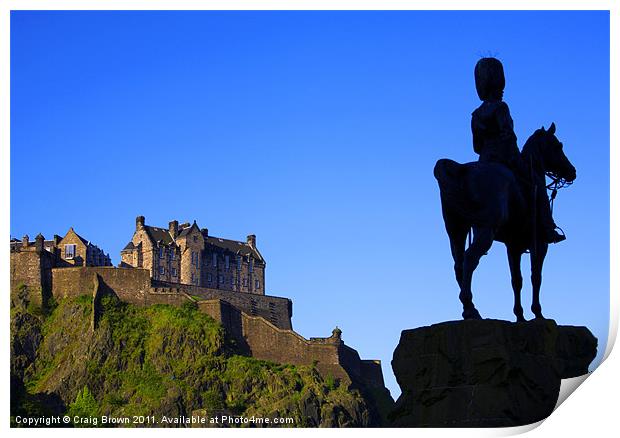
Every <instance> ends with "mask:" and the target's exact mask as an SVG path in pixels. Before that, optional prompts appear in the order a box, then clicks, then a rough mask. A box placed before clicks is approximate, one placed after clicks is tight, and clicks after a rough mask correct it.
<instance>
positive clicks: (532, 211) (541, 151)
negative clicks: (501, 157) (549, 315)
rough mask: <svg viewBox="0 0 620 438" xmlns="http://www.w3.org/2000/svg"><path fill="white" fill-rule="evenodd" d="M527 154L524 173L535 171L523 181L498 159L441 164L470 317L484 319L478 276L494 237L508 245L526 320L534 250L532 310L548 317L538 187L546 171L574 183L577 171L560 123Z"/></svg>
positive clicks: (535, 137)
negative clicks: (526, 283) (527, 276)
mask: <svg viewBox="0 0 620 438" xmlns="http://www.w3.org/2000/svg"><path fill="white" fill-rule="evenodd" d="M521 158H522V164H523V169H524V173H527V174H529V178H527V177H526V178H525V179H529V181H520V180H519V182H518V180H517V178H516V177H515V175H514V174H513V173H512V172H511V171H510V170H509V169H508V168H507V167H506V166H504V165H502V164H498V163H488V162H473V163H466V164H459V163H457V162H455V161H452V160H448V159H442V160H439V161H437V164H436V165H435V169H434V174H435V178H437V181H438V182H439V189H440V192H441V208H442V213H443V218H444V222H445V225H446V231H447V232H448V237H449V238H450V249H451V251H452V257H453V258H454V272H455V274H456V281H457V282H458V284H459V287H460V289H461V292H460V294H459V298H460V300H461V302H462V303H463V318H464V319H480V318H481V317H480V314H479V313H478V310H476V308H475V306H474V303H473V301H472V298H473V295H472V291H471V282H472V274H473V272H474V270H475V269H476V267H477V266H478V262H479V261H480V258H481V257H482V256H483V255H484V254H485V253H486V252H487V251H488V250H489V249H490V248H491V245H492V244H493V241H494V240H497V241H499V242H504V243H505V244H506V249H507V252H508V262H509V264H510V275H511V278H512V289H513V291H514V298H515V302H514V309H513V310H514V313H515V315H516V317H517V321H525V318H524V317H523V308H522V307H521V287H522V285H523V279H522V277H521V255H522V254H523V253H525V252H526V251H527V250H529V251H530V260H531V271H532V295H533V297H532V312H533V313H534V315H535V316H536V318H543V315H542V309H541V306H540V285H541V282H542V267H543V262H544V259H545V255H546V254H547V248H548V244H547V243H546V242H545V240H544V234H543V232H542V229H541V228H540V226H539V225H537V226H534V225H535V224H537V223H538V221H537V220H536V219H535V218H536V216H537V214H536V199H535V197H536V189H535V186H534V185H535V184H545V173H551V174H553V175H555V176H556V177H557V178H561V179H564V180H566V181H568V182H572V181H573V180H574V179H575V178H576V176H577V174H576V171H575V168H574V167H573V165H572V164H571V163H570V161H569V160H568V159H567V158H566V156H565V155H564V152H563V151H562V143H560V141H559V140H558V139H557V138H556V136H555V124H551V127H550V128H549V130H545V128H544V127H543V128H541V129H538V130H536V132H534V134H532V136H531V137H530V138H529V139H528V140H527V142H526V143H525V145H524V146H523V150H522V152H521ZM539 193H540V191H539ZM545 202H547V199H546V196H545ZM470 229H473V242H472V243H471V245H470V246H469V248H468V249H467V250H465V241H466V239H467V234H468V232H469V230H470Z"/></svg>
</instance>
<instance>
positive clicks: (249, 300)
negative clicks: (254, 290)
mask: <svg viewBox="0 0 620 438" xmlns="http://www.w3.org/2000/svg"><path fill="white" fill-rule="evenodd" d="M154 284H155V285H157V286H159V287H155V288H153V292H154V293H158V292H163V291H170V292H177V293H186V294H188V295H191V296H193V297H195V298H197V299H202V300H215V299H218V300H222V301H225V302H227V303H229V304H230V305H232V306H234V307H236V308H237V309H239V310H241V311H242V312H244V313H247V314H248V315H250V316H261V317H263V318H265V319H266V320H267V321H269V322H271V323H272V324H273V325H275V326H276V327H279V328H282V329H289V330H292V329H293V325H292V323H291V318H292V316H293V303H292V301H291V300H289V299H288V298H282V297H274V296H271V295H256V294H249V293H243V292H234V291H226V290H220V289H210V288H206V287H200V286H192V285H188V284H174V283H163V282H155V283H154Z"/></svg>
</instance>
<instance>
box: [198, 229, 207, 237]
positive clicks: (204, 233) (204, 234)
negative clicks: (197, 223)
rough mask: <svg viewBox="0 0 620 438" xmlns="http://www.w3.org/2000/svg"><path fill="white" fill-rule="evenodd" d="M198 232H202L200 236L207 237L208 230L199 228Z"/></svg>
mask: <svg viewBox="0 0 620 438" xmlns="http://www.w3.org/2000/svg"><path fill="white" fill-rule="evenodd" d="M200 231H201V232H202V235H203V236H205V237H207V236H208V235H209V229H208V228H201V229H200Z"/></svg>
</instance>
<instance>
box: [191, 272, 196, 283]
mask: <svg viewBox="0 0 620 438" xmlns="http://www.w3.org/2000/svg"><path fill="white" fill-rule="evenodd" d="M195 282H196V280H194V273H193V272H192V284H194V283H195Z"/></svg>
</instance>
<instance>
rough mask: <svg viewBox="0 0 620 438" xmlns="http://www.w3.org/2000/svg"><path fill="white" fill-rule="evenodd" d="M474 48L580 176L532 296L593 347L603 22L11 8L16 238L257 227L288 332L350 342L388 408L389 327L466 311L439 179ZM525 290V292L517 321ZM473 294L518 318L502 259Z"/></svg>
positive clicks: (525, 125) (517, 116)
mask: <svg viewBox="0 0 620 438" xmlns="http://www.w3.org/2000/svg"><path fill="white" fill-rule="evenodd" d="M487 55H494V56H497V57H499V58H500V59H501V60H502V61H503V63H504V68H505V71H506V81H507V86H506V92H505V99H506V101H507V102H508V104H509V105H510V108H511V111H512V115H513V119H514V121H515V130H516V133H517V135H518V137H519V144H520V145H522V144H523V142H524V141H525V139H526V138H527V137H528V136H529V135H530V134H531V133H532V132H533V131H534V130H535V129H537V128H539V127H540V126H541V125H543V124H544V125H545V126H548V125H549V124H550V123H551V122H553V121H555V123H556V125H557V136H558V138H559V139H560V140H561V141H562V142H563V143H564V149H565V152H566V154H567V156H568V157H569V158H570V159H571V161H572V162H573V164H574V165H575V167H576V168H577V172H578V178H577V180H576V182H575V184H574V185H573V186H572V187H570V188H569V189H567V190H563V191H561V192H560V194H559V196H558V199H557V201H556V206H555V218H556V222H557V223H558V224H559V225H560V226H561V227H562V228H563V229H564V230H565V231H566V233H567V235H568V240H567V241H566V242H564V243H561V244H559V245H555V246H553V247H552V248H551V249H550V252H549V256H548V258H547V262H546V265H545V270H544V280H543V289H542V298H541V299H542V305H543V311H544V313H545V315H546V316H547V317H550V318H554V319H556V320H557V321H558V322H559V323H561V324H569V325H587V326H588V327H589V328H590V329H591V330H592V331H593V332H594V334H595V335H596V336H597V337H598V338H599V342H600V347H599V351H600V352H601V353H602V351H604V347H605V345H606V339H607V330H608V320H609V14H608V13H607V12H13V13H12V16H11V213H10V215H11V230H10V231H11V235H12V236H15V237H21V236H22V235H23V234H25V233H28V234H29V235H30V236H31V237H34V236H35V235H36V234H37V233H38V232H42V233H43V234H44V235H45V236H46V237H51V236H52V235H53V234H54V233H56V234H60V235H64V234H65V232H66V231H67V230H68V228H69V227H70V226H73V227H75V229H76V230H77V232H78V233H80V234H81V235H83V236H84V237H86V238H87V239H90V240H91V241H93V242H95V243H96V244H98V245H99V246H101V247H103V248H104V249H105V250H106V251H108V252H109V253H110V254H111V256H112V258H113V262H114V263H115V264H117V263H118V262H119V252H120V250H121V249H122V248H123V246H124V245H125V244H126V243H127V241H129V239H130V238H131V236H132V233H133V230H134V226H135V222H134V220H135V217H136V216H137V215H144V216H146V222H147V223H148V224H152V225H159V226H166V225H167V224H168V221H169V220H172V219H178V220H180V221H193V220H194V219H195V220H196V221H197V222H198V224H199V225H200V226H201V227H207V228H209V230H210V233H211V234H213V235H216V236H221V237H226V238H231V239H238V240H243V239H245V236H246V235H247V234H250V233H255V234H256V235H257V237H258V245H259V248H260V250H261V252H262V253H263V255H264V256H265V258H266V260H267V279H266V280H267V281H266V283H267V284H266V285H267V291H268V293H269V294H272V295H279V296H285V297H290V298H291V299H292V300H293V303H294V306H293V326H294V328H295V329H296V330H297V331H298V332H299V333H301V334H302V335H303V336H305V337H310V336H328V335H329V334H330V333H331V330H332V329H333V328H334V326H336V325H338V326H339V327H341V328H342V330H343V338H344V340H345V342H346V343H347V344H349V345H351V346H353V347H354V348H356V349H357V350H358V351H359V353H360V355H361V356H362V357H363V358H377V359H381V360H382V362H383V372H384V375H385V378H386V383H387V385H388V387H389V389H390V390H391V391H392V394H393V395H394V396H395V397H396V396H398V395H399V393H400V391H399V389H398V386H397V384H396V382H395V379H394V377H393V374H392V370H391V366H390V361H391V357H392V352H393V350H394V348H395V346H396V345H397V343H398V340H399V336H400V332H401V330H403V329H407V328H414V327H418V326H421V325H428V324H432V323H436V322H440V321H445V320H454V319H459V318H460V314H461V305H460V302H459V300H458V297H457V296H458V288H457V286H456V282H455V280H454V277H453V271H452V259H451V256H450V251H449V245H448V239H447V236H446V234H445V230H444V225H443V221H442V218H441V212H440V203H439V192H438V188H437V184H436V181H435V179H434V178H433V174H432V170H433V166H434V164H435V161H436V160H437V159H439V158H443V157H450V158H453V159H455V160H457V161H461V162H465V161H473V160H475V159H476V158H477V156H476V155H475V154H474V153H473V150H472V146H471V132H470V126H469V123H470V114H471V112H472V111H473V110H474V109H475V108H476V107H477V106H478V105H479V100H478V98H477V96H476V92H475V88H474V81H473V68H474V65H475V63H476V61H477V60H478V59H479V57H480V56H487ZM523 270H524V278H526V279H528V278H529V261H528V260H527V259H525V258H524V261H523ZM530 294H531V288H530V285H529V281H526V282H525V290H524V307H525V308H526V317H528V318H530V317H532V315H531V313H530V312H529V306H530V304H531V295H530ZM474 299H475V303H476V304H477V306H478V308H479V310H480V312H481V313H482V315H483V317H488V318H498V319H509V320H512V319H513V314H512V292H511V288H510V281H509V276H508V265H507V261H506V257H505V249H504V247H503V245H501V244H497V243H496V244H495V245H494V247H493V248H492V250H491V251H490V252H489V255H488V256H486V257H484V258H483V260H482V262H481V265H480V267H479V269H478V270H477V271H476V275H475V278H474ZM598 360H600V353H599V358H597V361H598ZM597 363H598V362H597Z"/></svg>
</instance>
